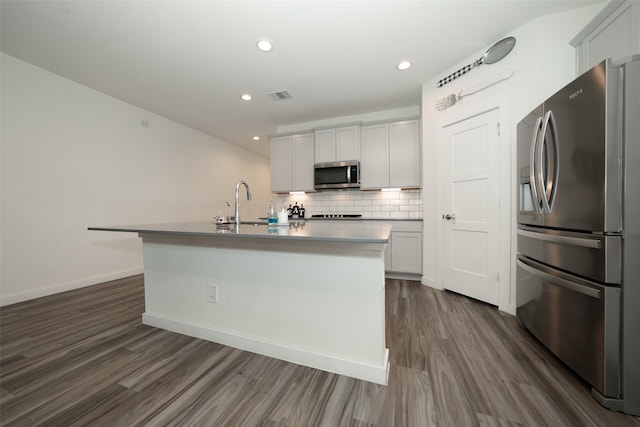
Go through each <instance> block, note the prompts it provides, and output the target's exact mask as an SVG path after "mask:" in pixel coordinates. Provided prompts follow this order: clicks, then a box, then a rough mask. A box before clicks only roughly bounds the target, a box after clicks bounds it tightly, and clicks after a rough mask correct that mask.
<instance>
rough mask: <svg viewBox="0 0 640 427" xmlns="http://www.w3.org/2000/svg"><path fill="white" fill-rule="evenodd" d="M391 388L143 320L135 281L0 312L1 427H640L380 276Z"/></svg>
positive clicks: (513, 338)
mask: <svg viewBox="0 0 640 427" xmlns="http://www.w3.org/2000/svg"><path fill="white" fill-rule="evenodd" d="M386 297H387V300H386V301H387V304H386V306H387V340H388V346H389V349H390V353H391V355H390V358H391V373H390V378H389V385H388V386H386V387H385V386H380V385H375V384H371V383H368V382H365V381H358V380H354V379H351V378H347V377H343V376H339V375H335V374H329V373H326V372H322V371H318V370H315V369H311V368H306V367H303V366H298V365H294V364H291V363H287V362H283V361H280V360H276V359H272V358H268V357H264V356H259V355H256V354H253V353H249V352H244V351H240V350H237V349H233V348H230V347H225V346H222V345H219V344H215V343H211V342H207V341H203V340H199V339H195V338H190V337H187V336H183V335H179V334H175V333H171V332H167V331H163V330H161V329H155V328H152V327H149V326H145V325H142V324H141V322H140V317H141V313H142V312H143V310H144V290H143V278H142V276H134V277H131V278H127V279H122V280H118V281H113V282H108V283H104V284H100V285H96V286H91V287H87V288H83V289H80V290H76V291H71V292H66V293H62V294H58V295H53V296H50V297H45V298H40V299H36V300H33V301H28V302H25V303H20V304H15V305H12V306H8V307H4V308H2V309H1V310H0V321H1V323H0V327H1V333H0V345H1V349H0V356H1V360H0V369H1V371H0V389H1V394H0V425H2V426H30V427H31V426H65V427H66V426H127V427H129V426H138V425H146V426H385V427H386V426H419V427H422V426H560V425H562V426H574V425H575V426H578V425H580V426H640V418H638V417H632V416H627V415H623V414H620V413H616V412H611V411H608V410H606V409H604V408H602V407H601V406H600V405H598V404H597V403H596V402H595V401H594V400H593V399H592V398H591V396H590V394H589V388H588V386H587V385H586V384H585V383H584V382H582V381H581V380H580V379H579V378H577V377H576V376H575V375H573V374H572V373H571V372H570V371H569V370H568V369H567V368H566V367H565V366H564V365H562V364H561V363H560V362H559V361H558V360H557V359H555V358H554V357H553V356H551V355H550V354H549V353H548V352H547V351H546V350H545V349H544V348H543V347H542V346H541V345H540V344H538V343H537V342H536V341H535V340H534V339H533V338H531V336H529V334H528V333H527V332H526V331H524V330H522V329H520V328H519V327H518V325H517V322H516V320H515V318H514V317H513V316H510V315H507V314H504V313H500V312H498V311H497V310H496V308H495V307H492V306H489V305H486V304H483V303H479V302H477V301H473V300H470V299H468V298H465V297H462V296H460V295H456V294H453V293H449V292H443V291H437V290H434V289H431V288H428V287H424V286H422V285H420V284H419V283H417V282H409V281H402V280H388V281H387V292H386Z"/></svg>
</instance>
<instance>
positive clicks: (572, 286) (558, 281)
mask: <svg viewBox="0 0 640 427" xmlns="http://www.w3.org/2000/svg"><path fill="white" fill-rule="evenodd" d="M516 263H517V264H518V266H519V267H520V268H522V269H523V270H525V271H527V272H529V273H531V274H533V275H534V276H538V277H542V278H543V279H545V280H548V281H549V282H551V283H553V284H554V285H557V286H561V287H563V288H567V289H569V290H572V291H574V292H578V293H581V294H583V295H587V296H590V297H593V298H597V299H600V290H599V289H594V288H590V287H587V286H582V285H579V284H577V283H574V282H571V281H569V280H565V279H563V278H561V277H558V276H554V275H553V274H549V273H546V272H544V271H542V270H538V269H537V268H536V267H533V266H531V265H529V264H528V263H526V262H525V261H524V260H522V259H520V258H518V259H517V260H516Z"/></svg>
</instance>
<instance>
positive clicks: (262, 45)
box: [258, 40, 273, 52]
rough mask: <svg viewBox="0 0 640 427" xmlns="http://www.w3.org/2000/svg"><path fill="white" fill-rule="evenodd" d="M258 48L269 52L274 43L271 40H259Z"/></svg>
mask: <svg viewBox="0 0 640 427" xmlns="http://www.w3.org/2000/svg"><path fill="white" fill-rule="evenodd" d="M258 49H260V50H261V51H263V52H269V51H270V50H271V49H273V45H272V44H271V42H270V41H269V40H258Z"/></svg>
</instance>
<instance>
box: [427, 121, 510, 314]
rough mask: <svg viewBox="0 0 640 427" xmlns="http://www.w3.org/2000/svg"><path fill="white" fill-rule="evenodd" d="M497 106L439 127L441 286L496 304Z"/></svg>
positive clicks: (497, 284) (497, 264) (497, 267)
mask: <svg viewBox="0 0 640 427" xmlns="http://www.w3.org/2000/svg"><path fill="white" fill-rule="evenodd" d="M499 119H500V111H499V110H497V109H496V110H492V111H489V112H486V113H483V114H480V115H477V116H473V117H470V118H467V119H464V120H462V121H458V122H456V123H454V124H451V125H449V126H445V127H443V128H441V129H440V131H439V135H438V144H439V150H438V151H439V153H440V154H441V156H442V161H441V162H439V165H440V166H439V170H438V172H437V176H438V183H439V185H438V191H441V192H442V193H441V197H439V201H440V203H439V205H440V206H439V207H440V209H439V211H440V215H441V217H442V218H441V219H440V230H438V231H439V233H438V236H439V239H438V240H439V241H438V248H439V251H438V258H439V259H438V265H439V267H440V269H441V272H440V273H441V274H440V275H439V279H440V280H441V281H442V283H441V285H442V287H443V288H444V289H449V290H452V291H454V292H458V293H460V294H463V295H467V296H469V297H471V298H475V299H478V300H481V301H485V302H488V303H490V304H494V305H498V298H499V250H498V239H499V235H498V230H499V224H498V222H499V196H498V194H499V193H498V176H499V162H498V154H499V153H498V145H499Z"/></svg>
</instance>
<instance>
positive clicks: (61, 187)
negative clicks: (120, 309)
mask: <svg viewBox="0 0 640 427" xmlns="http://www.w3.org/2000/svg"><path fill="white" fill-rule="evenodd" d="M1 59H2V62H1V66H2V69H1V70H2V84H1V89H2V92H1V96H2V104H1V107H2V110H1V113H2V117H1V120H2V121H1V126H2V130H1V143H2V145H1V149H2V151H1V160H2V163H1V165H2V166H1V173H2V197H1V214H2V217H1V228H0V233H1V242H2V245H1V270H2V272H1V282H0V304H2V305H5V304H10V303H14V302H18V301H23V300H27V299H31V298H35V297H39V296H43V295H48V294H52V293H56V292H61V291H64V290H68V289H73V288H77V287H81V286H86V285H89V284H95V283H99V282H102V281H105V280H109V279H114V278H119V277H124V276H126V275H129V274H135V273H138V272H142V252H141V244H140V241H139V239H138V237H137V236H136V235H133V234H125V233H107V232H96V231H87V227H88V226H101V225H124V224H140V223H156V222H170V221H197V220H207V219H213V218H214V216H215V215H216V214H217V212H218V209H219V208H220V207H221V206H223V204H224V202H225V201H229V202H231V204H232V205H233V197H234V187H235V183H236V182H237V181H238V180H239V179H245V180H246V181H247V182H248V183H249V185H250V186H251V190H252V193H253V200H252V201H250V202H247V201H246V198H244V193H243V198H244V200H242V202H241V206H242V213H243V217H244V218H247V219H248V218H257V217H258V216H263V215H265V214H266V212H267V208H268V201H269V199H271V198H273V197H272V195H271V192H270V175H269V160H268V159H266V158H263V157H261V156H258V155H256V154H254V153H251V152H249V151H246V150H244V149H241V148H239V147H236V146H234V145H232V144H229V143H226V142H224V141H221V140H219V139H216V138H214V137H211V136H209V135H206V134H204V133H202V132H199V131H196V130H194V129H191V128H188V127H185V126H183V125H180V124H178V123H176V122H173V121H171V120H168V119H165V118H163V117H160V116H157V115H155V114H152V113H150V112H148V111H145V110H142V109H140V108H137V107H134V106H132V105H130V104H126V103H124V102H122V101H119V100H117V99H114V98H112V97H109V96H107V95H105V94H103V93H100V92H97V91H95V90H92V89H89V88H87V87H85V86H82V85H79V84H77V83H74V82H72V81H70V80H67V79H65V78H62V77H60V76H58V75H56V74H53V73H51V72H49V71H46V70H43V69H41V68H38V67H35V66H33V65H31V64H28V63H26V62H23V61H21V60H18V59H16V58H14V57H11V56H8V55H5V54H2V58H1ZM141 119H145V120H148V122H149V127H148V128H144V127H141V126H140V121H141ZM242 191H244V190H242Z"/></svg>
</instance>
